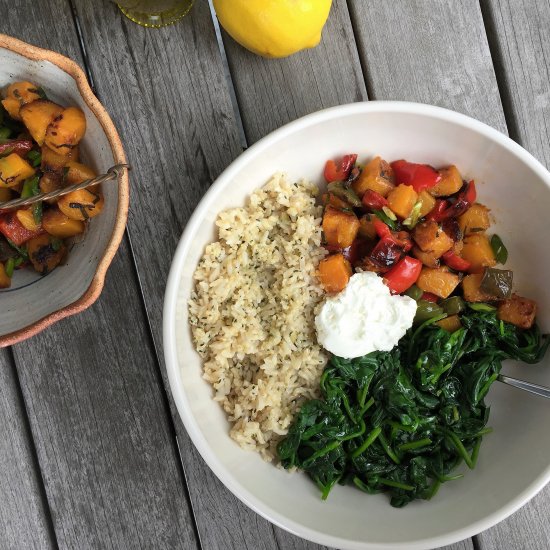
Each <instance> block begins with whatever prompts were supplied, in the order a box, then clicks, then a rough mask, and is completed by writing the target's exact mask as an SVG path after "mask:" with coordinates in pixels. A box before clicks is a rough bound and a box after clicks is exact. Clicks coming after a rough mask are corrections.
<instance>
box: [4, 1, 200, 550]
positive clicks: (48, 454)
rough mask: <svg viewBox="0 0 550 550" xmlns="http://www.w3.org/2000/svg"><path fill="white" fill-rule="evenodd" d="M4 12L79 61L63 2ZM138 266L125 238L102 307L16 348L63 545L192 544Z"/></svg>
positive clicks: (32, 38)
mask: <svg viewBox="0 0 550 550" xmlns="http://www.w3.org/2000/svg"><path fill="white" fill-rule="evenodd" d="M113 7H114V6H113ZM6 12H7V13H6ZM96 13H97V11H96ZM3 15H6V17H3V18H2V19H1V20H0V31H1V32H6V33H9V34H11V35H15V36H17V37H19V38H21V39H23V40H26V41H29V42H32V43H35V44H36V45H39V46H42V47H47V48H50V49H54V50H58V51H61V52H62V53H65V54H67V55H68V56H69V57H72V58H73V59H75V60H76V61H77V62H81V61H82V60H81V50H80V44H79V41H78V37H77V34H76V31H75V26H74V22H73V18H72V14H71V11H70V5H69V3H68V2H66V1H62V0H52V1H51V2H41V3H39V4H38V3H35V2H32V1H31V0H28V1H22V0H18V1H17V2H15V4H10V9H9V10H5V11H4V12H3ZM134 273H135V271H134V266H133V264H132V261H131V255H130V253H129V248H128V242H127V241H126V240H125V241H124V242H123V244H122V246H121V248H120V251H119V253H118V255H117V257H116V259H115V261H114V263H113V265H112V266H111V268H110V271H109V273H108V275H107V281H106V286H105V289H104V291H103V294H102V296H101V298H100V300H99V302H98V303H96V304H95V305H94V306H93V307H91V308H90V309H88V310H87V311H86V312H85V313H82V314H80V315H78V316H76V317H71V318H69V319H66V320H64V321H62V322H60V323H58V324H56V325H54V326H53V327H51V328H49V329H48V330H47V331H45V332H43V333H41V334H40V335H38V336H36V337H34V338H33V339H31V340H29V341H27V342H24V343H21V344H19V345H17V346H15V347H14V348H13V349H14V355H15V359H16V365H17V372H18V375H19V379H20V382H21V388H22V394H23V397H24V402H25V406H26V409H27V413H28V417H29V423H30V427H31V431H32V434H33V436H34V442H35V446H36V451H37V456H38V461H39V464H40V468H41V471H42V477H43V479H44V482H45V489H46V494H47V498H48V502H49V505H50V508H51V511H52V518H53V525H54V528H55V533H56V536H57V542H58V544H59V547H60V548H83V549H84V548H116V549H120V548H151V547H155V548H185V549H188V548H193V547H196V545H197V538H196V535H195V531H194V528H193V520H192V514H191V512H190V506H189V503H188V500H187V497H186V493H185V484H184V479H183V473H182V471H181V467H180V464H179V460H178V456H177V449H176V445H175V440H174V437H173V433H172V431H171V429H172V428H171V423H170V416H169V414H168V410H167V406H166V401H165V399H166V398H165V393H164V389H163V386H162V383H161V380H160V376H159V371H158V365H157V363H156V356H155V353H154V350H153V347H152V345H151V341H150V336H149V334H148V331H147V319H146V317H145V315H144V311H143V304H142V303H141V301H140V292H139V285H138V282H137V279H136V278H135V275H134ZM21 547H24V545H22V546H21Z"/></svg>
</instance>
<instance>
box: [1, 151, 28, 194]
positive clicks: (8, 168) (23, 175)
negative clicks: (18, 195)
mask: <svg viewBox="0 0 550 550" xmlns="http://www.w3.org/2000/svg"><path fill="white" fill-rule="evenodd" d="M33 174H34V168H33V167H32V166H31V165H30V164H29V163H28V162H27V161H26V160H24V159H22V158H21V157H20V156H19V155H18V154H17V153H12V154H11V155H8V156H7V157H2V158H0V187H16V186H17V184H18V183H20V182H22V181H23V180H25V179H27V178H29V177H31V176H32V175H33Z"/></svg>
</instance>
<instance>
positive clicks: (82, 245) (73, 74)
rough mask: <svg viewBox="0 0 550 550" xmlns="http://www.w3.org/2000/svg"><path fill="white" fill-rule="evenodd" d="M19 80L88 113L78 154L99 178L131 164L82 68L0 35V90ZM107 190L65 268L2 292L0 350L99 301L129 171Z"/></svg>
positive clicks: (123, 215) (17, 278) (27, 276)
mask: <svg viewBox="0 0 550 550" xmlns="http://www.w3.org/2000/svg"><path fill="white" fill-rule="evenodd" d="M18 80H28V81H31V82H34V83H36V84H37V85H39V86H41V87H43V88H44V90H46V93H47V94H48V97H49V98H50V99H52V100H53V101H55V102H58V103H60V104H61V105H66V106H69V105H75V106H78V107H80V108H81V109H82V110H83V111H84V113H85V115H86V122H87V131H86V135H85V137H84V139H83V140H82V142H81V156H82V159H83V162H85V163H87V164H89V165H90V166H91V167H92V168H94V170H95V171H96V172H97V173H98V174H103V173H105V172H106V171H107V170H108V168H110V167H111V166H113V165H114V164H119V163H125V162H126V157H125V154H124V150H123V148H122V143H121V141H120V138H119V136H118V133H117V131H116V129H115V127H114V125H113V122H112V121H111V119H110V117H109V115H108V114H107V112H106V111H105V109H104V108H103V107H102V105H101V104H100V103H99V101H98V100H97V98H96V97H95V96H94V94H93V92H92V90H91V89H90V86H89V85H88V82H87V80H86V75H85V74H84V72H83V71H82V69H81V68H80V67H79V66H78V65H77V64H76V63H75V62H74V61H71V60H70V59H68V58H66V57H64V56H62V55H60V54H58V53H54V52H51V51H48V50H43V49H40V48H36V47H34V46H30V45H29V44H25V43H24V42H21V41H20V40H16V39H15V38H11V37H9V36H5V35H2V34H0V89H2V90H3V89H5V87H6V86H7V85H9V84H11V83H12V82H16V81H18ZM103 191H104V194H105V206H104V209H103V212H102V213H101V215H99V216H97V217H96V218H94V219H93V220H91V222H90V224H89V227H88V230H87V232H86V235H85V238H84V239H83V240H82V241H81V242H79V243H77V244H75V245H74V246H73V248H72V249H71V251H70V254H69V256H68V259H67V261H66V262H65V264H64V265H62V266H60V267H58V268H57V269H55V270H54V271H53V272H52V273H50V274H49V275H47V276H45V277H39V276H36V275H34V274H32V273H31V272H30V271H29V272H27V273H26V272H25V271H27V270H20V271H18V272H16V274H15V275H14V278H13V282H12V288H10V289H6V290H3V291H1V292H0V306H1V307H0V347H3V346H7V345H10V344H14V343H16V342H19V341H21V340H24V339H26V338H29V337H30V336H33V335H34V334H36V333H38V332H40V331H41V330H43V329H45V328H46V327H48V326H49V325H51V324H52V323H54V322H55V321H58V320H59V319H62V318H64V317H67V316H68V315H74V314H75V313H78V312H80V311H83V310H84V309H86V308H87V307H88V306H90V305H91V304H93V303H94V302H95V300H97V298H98V297H99V295H100V293H101V290H102V288H103V283H104V280H105V274H106V272H107V268H108V267H109V265H110V263H111V261H112V259H113V257H114V255H115V252H116V251H117V249H118V246H119V244H120V241H121V239H122V236H123V234H124V227H125V225H126V219H127V217H128V193H129V185H128V175H127V172H126V171H124V174H123V175H121V176H120V177H119V178H118V185H117V184H116V183H114V182H110V183H107V184H105V185H104V187H103Z"/></svg>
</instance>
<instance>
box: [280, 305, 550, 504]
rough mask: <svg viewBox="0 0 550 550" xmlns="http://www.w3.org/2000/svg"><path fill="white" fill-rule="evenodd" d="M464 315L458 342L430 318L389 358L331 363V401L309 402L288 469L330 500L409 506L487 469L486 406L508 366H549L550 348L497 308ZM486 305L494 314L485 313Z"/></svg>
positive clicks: (284, 454)
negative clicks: (354, 494)
mask: <svg viewBox="0 0 550 550" xmlns="http://www.w3.org/2000/svg"><path fill="white" fill-rule="evenodd" d="M479 305H480V304H476V308H475V310H474V309H473V308H469V309H466V310H464V311H463V312H462V315H461V323H462V328H460V329H458V330H457V331H455V332H453V333H449V332H447V331H445V330H443V329H441V328H439V327H438V326H437V325H435V324H434V320H435V319H437V318H438V317H440V316H436V317H431V318H428V319H427V320H426V321H424V322H423V323H422V324H421V325H419V326H417V327H414V328H412V329H411V330H409V331H408V332H407V334H406V335H405V336H404V337H403V338H402V339H401V340H400V342H399V345H398V346H396V347H395V348H394V349H393V350H392V351H390V352H374V353H370V354H369V355H366V356H364V357H359V358H357V359H342V358H339V357H332V359H331V360H330V362H329V364H328V366H327V367H326V369H325V371H324V373H323V375H322V377H321V381H320V385H321V391H322V396H323V398H322V399H318V400H311V401H307V402H305V403H304V405H303V406H302V408H301V410H300V412H299V413H298V414H297V415H296V418H295V421H294V423H293V425H292V426H291V428H290V430H289V432H288V435H287V436H286V438H285V439H283V440H282V441H281V442H280V443H279V445H278V454H279V457H280V459H281V463H282V465H283V466H284V467H285V468H291V467H298V468H301V469H303V470H305V471H306V472H307V474H308V475H309V476H310V477H311V479H312V480H313V481H314V482H315V484H316V485H317V486H318V487H319V489H320V491H321V496H322V498H323V499H324V498H327V496H328V494H329V492H330V491H331V489H332V488H333V487H334V485H335V484H336V483H340V484H348V483H349V484H352V485H354V486H355V487H357V488H358V489H360V490H361V491H364V492H366V493H369V494H372V493H380V492H385V493H387V494H388V495H389V496H390V500H391V504H392V505H393V506H396V507H401V506H404V505H406V504H408V503H409V502H411V501H412V500H415V499H427V500H428V499H431V498H432V497H433V496H434V495H435V494H436V492H437V490H438V489H439V486H440V485H441V484H442V483H445V482H447V481H451V480H454V479H458V478H460V477H462V474H461V473H455V472H454V470H455V469H456V467H457V466H459V465H460V464H462V463H465V464H466V466H468V467H469V468H473V467H474V466H475V464H476V462H477V460H478V455H479V452H480V445H481V439H482V437H485V436H486V434H487V433H489V432H490V428H487V421H488V419H489V409H488V407H487V406H486V405H485V403H484V397H485V396H486V395H487V392H488V391H489V388H490V386H491V384H492V383H493V382H494V381H495V380H496V377H497V376H498V373H499V372H500V369H501V363H502V361H503V360H504V359H516V360H519V361H523V362H526V363H536V362H538V361H540V360H541V359H542V357H543V355H544V353H545V351H546V348H547V347H548V345H549V342H550V339H549V338H547V337H543V336H541V334H540V332H539V330H538V328H537V326H536V325H535V326H534V327H533V328H532V329H529V330H520V329H518V328H516V327H515V326H514V325H511V324H509V323H503V322H501V321H500V320H499V319H498V318H497V315H496V311H495V309H494V308H491V309H489V307H486V308H479V307H477V306H479ZM485 306H486V305H485Z"/></svg>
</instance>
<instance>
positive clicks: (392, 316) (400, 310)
mask: <svg viewBox="0 0 550 550" xmlns="http://www.w3.org/2000/svg"><path fill="white" fill-rule="evenodd" d="M415 313H416V302H415V301H414V300H413V299H412V298H409V297H408V296H392V295H391V293H390V289H389V288H388V287H387V286H386V285H385V284H384V282H383V281H382V277H379V276H378V275H376V273H370V272H366V273H356V274H355V275H353V276H352V277H351V279H350V280H349V282H348V284H347V286H346V288H345V289H344V290H343V291H342V292H340V293H339V294H337V295H335V296H331V297H329V298H327V299H326V300H325V303H324V304H323V306H322V307H321V311H320V312H319V314H318V315H317V317H315V327H316V329H317V340H318V341H319V343H320V344H321V345H322V346H323V347H324V348H325V349H326V350H328V351H330V352H331V353H333V354H334V355H337V356H338V357H344V358H346V359H351V358H353V357H361V356H362V355H366V354H367V353H370V352H371V351H390V350H391V349H392V348H393V347H394V346H395V345H396V344H397V342H398V341H399V339H400V338H401V337H402V336H404V334H405V332H407V330H408V329H409V328H410V327H411V326H412V323H413V319H414V315H415Z"/></svg>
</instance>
